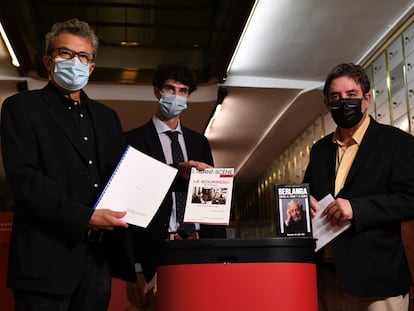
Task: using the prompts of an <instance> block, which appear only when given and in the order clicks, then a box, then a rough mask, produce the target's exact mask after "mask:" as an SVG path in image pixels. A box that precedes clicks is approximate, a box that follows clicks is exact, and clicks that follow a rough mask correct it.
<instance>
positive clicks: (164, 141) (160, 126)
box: [152, 115, 200, 232]
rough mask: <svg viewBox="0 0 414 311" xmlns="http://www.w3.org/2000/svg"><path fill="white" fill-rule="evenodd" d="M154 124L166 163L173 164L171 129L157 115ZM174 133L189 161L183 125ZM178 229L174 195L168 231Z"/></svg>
mask: <svg viewBox="0 0 414 311" xmlns="http://www.w3.org/2000/svg"><path fill="white" fill-rule="evenodd" d="M152 122H153V123H154V126H155V129H156V130H157V133H158V137H159V139H160V142H161V146H162V150H163V152H164V157H165V161H166V163H167V164H173V160H172V153H171V140H170V138H169V137H168V136H167V134H165V132H167V131H171V128H169V127H168V126H167V125H166V124H165V123H164V122H162V121H161V120H160V119H158V118H157V117H156V116H155V115H154V116H153V117H152ZM173 131H177V132H179V133H180V134H179V135H178V142H179V143H180V146H181V149H182V151H183V155H184V161H188V157H187V148H186V146H185V141H184V136H183V132H182V130H181V124H180V123H178V126H177V128H176V129H175V130H173ZM177 227H178V225H177V220H176V213H175V196H174V195H173V205H172V210H171V216H170V223H169V227H168V231H169V232H177ZM195 229H196V230H199V229H200V225H199V224H195Z"/></svg>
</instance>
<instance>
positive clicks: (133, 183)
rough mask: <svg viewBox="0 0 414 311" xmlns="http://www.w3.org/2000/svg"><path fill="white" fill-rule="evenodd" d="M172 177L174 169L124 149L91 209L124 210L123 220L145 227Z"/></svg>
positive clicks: (158, 205) (169, 184) (137, 152)
mask: <svg viewBox="0 0 414 311" xmlns="http://www.w3.org/2000/svg"><path fill="white" fill-rule="evenodd" d="M176 175H177V169H176V168H174V167H172V166H169V165H167V164H165V163H163V162H161V161H158V160H156V159H154V158H152V157H150V156H148V155H146V154H144V153H142V152H140V151H138V150H137V149H135V148H133V147H131V146H128V147H127V148H126V149H125V152H124V154H123V155H122V157H121V159H120V160H119V163H118V165H117V167H116V168H115V170H114V172H113V173H112V176H111V178H110V179H109V181H108V182H107V184H106V186H105V188H104V189H103V191H102V193H101V195H100V197H99V198H98V200H97V201H96V203H95V207H94V208H95V209H103V208H107V209H111V210H114V211H126V212H127V214H126V215H125V217H124V218H123V220H124V221H126V222H127V223H129V224H132V225H135V226H139V227H143V228H146V227H147V226H148V224H149V223H150V221H151V220H152V218H153V217H154V215H155V213H156V212H157V210H158V208H159V207H160V205H161V203H162V201H163V199H164V197H165V195H166V194H167V192H168V190H169V188H170V187H171V184H172V183H173V181H174V178H175V176H176Z"/></svg>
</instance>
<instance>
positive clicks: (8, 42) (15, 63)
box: [0, 23, 20, 67]
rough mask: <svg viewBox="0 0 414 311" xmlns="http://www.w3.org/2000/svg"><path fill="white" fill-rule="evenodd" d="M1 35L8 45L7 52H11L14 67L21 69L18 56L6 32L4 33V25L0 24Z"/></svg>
mask: <svg viewBox="0 0 414 311" xmlns="http://www.w3.org/2000/svg"><path fill="white" fill-rule="evenodd" d="M0 34H1V37H2V39H3V42H4V44H5V45H6V48H7V51H8V52H9V55H10V57H11V60H12V64H13V66H15V67H20V63H19V61H18V59H17V56H16V54H15V53H14V51H13V48H12V46H11V44H10V41H9V38H7V35H6V32H5V31H4V28H3V25H2V24H1V23H0Z"/></svg>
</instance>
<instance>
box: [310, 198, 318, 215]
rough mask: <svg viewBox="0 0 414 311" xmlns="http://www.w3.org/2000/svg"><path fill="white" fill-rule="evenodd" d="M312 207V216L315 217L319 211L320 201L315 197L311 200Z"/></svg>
mask: <svg viewBox="0 0 414 311" xmlns="http://www.w3.org/2000/svg"><path fill="white" fill-rule="evenodd" d="M309 201H310V206H311V216H312V217H315V215H316V211H317V210H318V201H316V199H315V198H314V197H313V196H310V198H309Z"/></svg>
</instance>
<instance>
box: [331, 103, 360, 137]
mask: <svg viewBox="0 0 414 311" xmlns="http://www.w3.org/2000/svg"><path fill="white" fill-rule="evenodd" d="M361 102H362V98H343V99H340V100H335V101H331V102H329V103H328V105H329V107H330V108H331V115H332V118H333V119H334V121H335V123H336V125H338V126H339V127H342V128H345V129H349V128H351V127H354V126H355V125H357V124H358V122H359V121H361V119H362V117H363V114H362V112H361Z"/></svg>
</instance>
